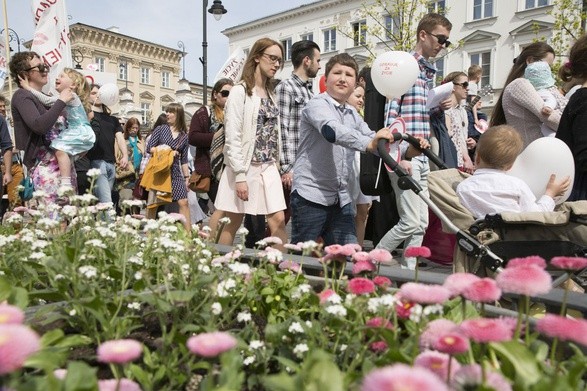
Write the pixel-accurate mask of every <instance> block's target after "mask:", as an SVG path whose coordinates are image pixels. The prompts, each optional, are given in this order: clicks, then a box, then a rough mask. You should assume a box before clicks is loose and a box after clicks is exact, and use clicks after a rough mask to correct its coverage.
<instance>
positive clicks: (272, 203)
mask: <svg viewBox="0 0 587 391" xmlns="http://www.w3.org/2000/svg"><path fill="white" fill-rule="evenodd" d="M246 175H247V185H248V186H249V200H248V201H243V200H241V199H240V198H238V197H237V195H236V175H235V173H234V171H233V170H232V169H231V168H230V167H228V166H225V167H224V171H223V172H222V176H221V177H220V183H219V184H218V194H217V195H216V202H215V203H214V206H215V207H216V209H219V210H223V211H226V212H232V213H246V214H251V215H268V214H272V213H275V212H279V211H280V210H285V198H284V197H283V187H282V186H281V176H280V175H279V171H278V170H277V166H276V164H275V163H262V164H258V163H251V165H250V166H249V170H248V171H247V173H246Z"/></svg>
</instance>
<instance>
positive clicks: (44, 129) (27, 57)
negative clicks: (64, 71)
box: [9, 52, 77, 201]
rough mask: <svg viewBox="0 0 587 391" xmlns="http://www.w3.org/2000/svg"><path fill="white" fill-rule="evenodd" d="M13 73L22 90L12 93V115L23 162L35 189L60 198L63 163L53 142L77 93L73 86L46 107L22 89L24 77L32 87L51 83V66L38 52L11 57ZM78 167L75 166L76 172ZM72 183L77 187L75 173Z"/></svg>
mask: <svg viewBox="0 0 587 391" xmlns="http://www.w3.org/2000/svg"><path fill="white" fill-rule="evenodd" d="M9 66H10V74H11V77H12V80H14V81H15V82H16V83H17V84H18V86H19V89H18V90H17V91H16V92H15V93H14V95H13V96H12V109H11V110H12V118H13V120H14V130H15V132H14V134H15V138H16V140H15V141H16V148H17V149H20V150H23V151H24V159H23V163H24V164H25V165H26V167H27V168H28V169H29V176H30V177H31V178H32V180H33V183H34V186H35V189H37V190H44V191H45V192H46V193H47V195H48V197H49V200H50V201H54V200H55V199H56V198H57V189H58V188H59V185H60V175H59V165H58V163H57V158H56V157H55V153H54V151H53V150H51V148H50V147H49V145H50V144H51V141H52V140H53V139H55V138H56V137H57V135H58V134H59V131H60V129H62V128H63V126H64V124H65V121H66V119H65V118H64V117H62V116H61V113H62V112H63V111H64V110H65V105H66V103H68V102H70V101H71V100H72V99H73V97H74V95H73V92H72V91H71V88H65V89H63V91H61V92H60V93H59V99H58V100H57V101H56V102H55V103H54V104H53V106H51V107H50V108H46V107H45V106H44V105H43V104H42V103H41V102H40V101H39V99H38V98H36V97H35V96H34V95H33V93H32V92H30V91H27V90H26V89H24V88H22V86H21V82H20V80H26V81H27V82H28V85H29V86H30V88H31V89H34V90H36V91H41V90H42V88H43V87H44V86H45V84H47V82H48V73H49V67H48V66H46V65H45V64H44V63H43V61H42V60H41V58H40V56H39V55H38V54H37V53H35V52H21V53H17V54H15V55H13V56H12V59H11V60H10V65H9ZM74 172H75V169H72V174H73V173H74ZM71 179H72V186H73V187H76V186H77V184H76V182H75V175H72V178H71Z"/></svg>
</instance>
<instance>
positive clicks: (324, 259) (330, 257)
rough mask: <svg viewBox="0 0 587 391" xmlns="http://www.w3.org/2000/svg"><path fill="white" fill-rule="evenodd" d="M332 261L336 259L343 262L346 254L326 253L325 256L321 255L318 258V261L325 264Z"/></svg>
mask: <svg viewBox="0 0 587 391" xmlns="http://www.w3.org/2000/svg"><path fill="white" fill-rule="evenodd" d="M332 261H336V262H340V263H345V262H346V256H345V255H341V254H333V253H331V254H326V255H325V256H323V257H322V258H320V259H319V260H318V262H320V263H324V264H326V265H330V263H331V262H332Z"/></svg>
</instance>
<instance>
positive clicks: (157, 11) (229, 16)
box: [0, 0, 316, 83]
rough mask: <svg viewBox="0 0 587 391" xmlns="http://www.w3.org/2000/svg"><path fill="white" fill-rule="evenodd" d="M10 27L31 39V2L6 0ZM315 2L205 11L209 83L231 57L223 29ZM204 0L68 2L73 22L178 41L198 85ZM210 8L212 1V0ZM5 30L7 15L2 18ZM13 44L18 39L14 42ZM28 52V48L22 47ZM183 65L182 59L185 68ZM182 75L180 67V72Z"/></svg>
mask: <svg viewBox="0 0 587 391" xmlns="http://www.w3.org/2000/svg"><path fill="white" fill-rule="evenodd" d="M5 1H6V5H7V14H8V27H10V28H12V29H13V30H15V31H16V32H17V34H18V35H19V37H20V39H21V40H24V41H28V40H30V39H32V37H33V33H34V22H33V17H32V12H31V3H32V2H31V1H30V0H5ZM314 1H316V0H222V5H223V6H224V8H226V10H227V11H228V12H227V13H226V14H224V15H223V16H222V18H221V19H220V21H216V19H214V17H213V16H212V15H211V14H210V13H208V12H206V14H207V24H208V37H207V41H208V81H210V80H213V79H214V76H215V75H216V73H217V72H218V70H219V69H220V67H221V66H222V64H224V61H225V60H226V58H227V57H228V56H229V55H230V53H229V51H228V38H226V37H225V36H224V35H223V34H222V33H221V31H223V30H225V29H227V28H230V27H234V26H236V25H239V24H242V23H246V22H250V21H252V20H255V19H259V18H262V17H265V16H269V15H272V14H276V13H279V12H282V11H286V10H288V9H292V8H296V7H299V6H300V5H303V4H309V3H312V2H314ZM202 2H203V0H98V1H94V0H66V5H67V12H68V14H69V15H70V16H71V20H70V23H84V24H87V25H91V26H95V27H99V28H103V29H107V28H110V27H112V26H116V27H118V28H119V32H120V33H121V34H124V35H129V36H132V37H135V38H140V39H142V40H145V41H149V42H153V43H157V44H160V45H164V46H168V47H171V48H175V49H178V50H181V49H180V48H179V46H178V41H180V40H181V41H182V42H183V43H184V45H185V51H186V52H187V55H186V57H185V65H186V66H185V68H186V69H185V76H186V78H187V79H188V80H190V81H192V82H196V83H201V82H202V64H201V63H200V61H199V57H201V56H202V38H203V28H202V4H203V3H202ZM208 3H209V4H208V8H210V6H211V5H212V3H213V0H208ZM0 25H1V26H2V27H3V28H4V27H6V26H4V19H2V20H0ZM11 45H12V46H13V48H14V45H15V44H14V43H12V44H11ZM21 50H24V47H21ZM181 65H182V64H181V63H180V66H181ZM180 75H181V71H180Z"/></svg>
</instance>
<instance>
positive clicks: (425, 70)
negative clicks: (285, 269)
mask: <svg viewBox="0 0 587 391" xmlns="http://www.w3.org/2000/svg"><path fill="white" fill-rule="evenodd" d="M451 29H452V24H451V23H450V21H449V20H448V19H447V18H446V17H444V16H443V15H440V14H435V13H430V14H427V15H425V16H424V17H423V18H422V20H420V23H419V24H418V28H417V42H416V47H415V48H414V51H413V52H412V54H413V56H414V58H415V59H416V61H417V62H418V65H419V67H420V74H419V75H418V78H417V79H416V82H415V83H414V85H413V86H412V87H411V88H410V89H409V90H408V91H407V92H406V93H405V94H404V95H403V96H401V97H396V98H395V99H393V100H392V101H390V102H389V103H388V107H387V110H388V112H387V117H386V118H387V123H386V125H389V124H390V123H391V122H393V120H394V119H395V118H396V117H398V116H401V117H402V118H403V119H404V120H405V122H406V131H407V132H408V133H409V134H410V135H412V136H414V137H421V138H424V139H426V140H428V139H429V138H430V115H429V114H430V113H429V111H428V110H427V109H426V100H427V97H428V91H429V89H430V88H431V87H432V82H433V80H434V76H435V74H436V67H435V66H434V64H433V63H431V62H430V59H431V58H434V57H437V56H438V54H439V53H440V51H441V50H442V49H444V48H448V47H449V46H450V41H449V35H450V31H451ZM441 106H442V108H443V109H446V108H449V107H450V100H448V101H445V102H442V104H441ZM400 145H401V149H402V159H405V151H406V149H407V143H401V144H400ZM400 165H401V166H402V167H403V168H404V169H405V170H406V171H407V172H408V173H410V174H411V175H412V177H413V178H414V179H415V180H416V181H417V182H418V183H419V184H420V186H421V187H422V189H423V191H424V192H426V193H427V192H428V173H429V172H430V166H429V164H428V159H427V158H426V157H425V156H422V155H420V156H417V157H415V158H413V159H411V161H408V159H405V160H402V161H401V162H400ZM390 178H391V184H392V187H393V190H394V193H395V197H396V204H397V208H398V213H399V221H398V222H397V224H396V225H394V226H393V227H392V228H391V229H390V230H389V231H388V232H387V233H386V234H385V235H384V236H383V238H381V241H380V242H379V243H378V244H377V248H384V249H386V250H389V251H393V250H395V249H396V248H397V247H398V246H399V245H400V244H401V243H402V242H403V243H404V248H407V247H410V246H421V245H422V241H423V239H424V233H425V232H426V228H427V227H428V207H427V205H426V204H425V203H424V202H423V201H422V200H421V199H420V198H419V197H418V195H417V194H416V193H414V192H412V191H411V190H401V189H400V188H399V187H398V184H397V182H398V178H397V176H396V175H395V174H393V173H391V174H390ZM401 263H402V266H403V267H407V268H409V269H414V268H415V267H416V259H415V258H408V259H403V260H402V261H401Z"/></svg>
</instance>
